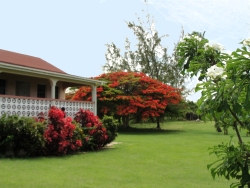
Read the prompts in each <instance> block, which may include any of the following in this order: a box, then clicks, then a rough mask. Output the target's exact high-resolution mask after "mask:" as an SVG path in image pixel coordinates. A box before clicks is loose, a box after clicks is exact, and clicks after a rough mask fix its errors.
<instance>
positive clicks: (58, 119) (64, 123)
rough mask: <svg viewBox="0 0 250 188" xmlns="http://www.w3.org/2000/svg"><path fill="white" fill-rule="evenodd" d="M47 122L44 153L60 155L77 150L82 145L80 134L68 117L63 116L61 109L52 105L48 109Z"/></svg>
mask: <svg viewBox="0 0 250 188" xmlns="http://www.w3.org/2000/svg"><path fill="white" fill-rule="evenodd" d="M48 116H49V124H48V127H47V129H46V130H45V132H44V138H45V140H46V151H45V152H46V154H53V155H61V154H66V153H67V152H68V151H77V150H79V149H80V147H81V146H82V140H81V139H82V138H81V134H80V132H79V131H78V132H77V131H75V130H79V129H76V125H74V124H73V123H72V119H71V118H70V117H66V118H64V113H63V111H61V109H59V108H56V107H54V106H52V107H51V108H50V110H49V114H48Z"/></svg>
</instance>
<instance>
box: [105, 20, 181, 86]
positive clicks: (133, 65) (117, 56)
mask: <svg viewBox="0 0 250 188" xmlns="http://www.w3.org/2000/svg"><path fill="white" fill-rule="evenodd" d="M146 17H147V23H146V24H145V23H144V22H143V20H141V19H140V18H138V22H139V23H138V24H137V23H135V22H126V23H127V26H128V27H129V29H131V30H132V31H133V33H134V35H135V37H136V40H137V44H136V45H135V46H136V50H134V51H133V50H132V49H131V47H130V45H131V43H130V41H129V39H128V38H126V41H125V52H124V55H122V54H121V50H120V49H119V48H118V47H117V46H116V45H115V44H114V43H111V44H107V45H106V46H107V52H106V60H107V62H106V64H105V65H104V66H103V69H104V71H105V72H118V71H127V72H143V73H145V74H147V75H148V76H149V77H151V78H153V79H156V80H159V81H161V82H163V83H165V84H169V85H171V86H173V87H177V88H184V77H185V76H184V75H181V74H180V71H181V70H180V68H179V66H178V64H177V63H176V57H175V55H176V54H175V52H174V53H173V54H172V55H168V54H167V47H164V46H163V45H162V41H163V39H164V38H166V36H167V35H163V36H159V34H158V32H157V30H156V29H155V23H154V20H153V19H152V20H151V18H150V15H147V16H146ZM175 50H176V49H174V51H175Z"/></svg>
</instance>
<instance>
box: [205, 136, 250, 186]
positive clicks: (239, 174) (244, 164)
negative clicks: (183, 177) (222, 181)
mask: <svg viewBox="0 0 250 188" xmlns="http://www.w3.org/2000/svg"><path fill="white" fill-rule="evenodd" d="M209 150H210V151H211V152H210V155H211V154H215V155H216V156H217V157H218V158H219V159H218V160H217V161H215V162H213V163H212V164H209V165H207V168H208V169H211V174H212V176H213V178H215V176H216V175H217V176H223V177H225V178H226V179H227V180H229V179H231V178H233V179H237V180H239V181H240V182H239V183H233V184H231V187H232V188H233V187H237V186H239V187H244V186H245V185H248V187H250V174H249V172H250V171H249V168H250V153H249V151H250V145H235V144H234V143H233V142H232V138H231V140H230V142H229V143H228V144H224V143H222V144H219V145H218V146H214V147H213V148H210V149H209Z"/></svg>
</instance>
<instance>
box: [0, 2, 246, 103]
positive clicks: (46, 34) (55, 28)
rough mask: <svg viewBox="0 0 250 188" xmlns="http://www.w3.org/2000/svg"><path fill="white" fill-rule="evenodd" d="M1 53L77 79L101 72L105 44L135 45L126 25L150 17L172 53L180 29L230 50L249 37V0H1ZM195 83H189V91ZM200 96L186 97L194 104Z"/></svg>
mask: <svg viewBox="0 0 250 188" xmlns="http://www.w3.org/2000/svg"><path fill="white" fill-rule="evenodd" d="M0 4H1V11H0V23H1V24H0V25H1V27H0V49H4V50H8V51H13V52H18V53H22V54H26V55H31V56H35V57H39V58H41V59H43V60H45V61H47V62H49V63H51V64H53V65H54V66H56V67H58V68H59V69H61V70H63V71H65V72H67V73H68V74H73V75H77V76H81V77H95V76H98V75H100V74H102V73H103V70H102V66H103V65H104V64H105V62H106V59H105V52H106V50H107V48H106V44H110V43H111V42H113V43H115V44H116V46H117V47H119V48H121V50H123V49H124V42H125V38H126V37H128V38H129V39H130V41H131V42H132V44H131V45H135V44H136V40H135V37H134V35H133V32H132V30H130V29H129V28H128V27H127V25H126V21H127V22H128V21H130V22H133V21H134V22H135V23H138V22H137V18H138V17H140V18H141V19H142V20H146V14H147V13H149V14H150V15H151V17H153V18H154V20H155V28H156V30H157V31H158V32H159V34H160V35H168V37H166V38H165V39H164V41H163V45H164V46H165V47H168V52H169V54H171V51H172V48H173V46H174V43H176V42H177V41H178V39H179V36H180V32H181V30H182V28H183V29H184V32H185V33H191V32H192V31H199V32H204V31H206V33H205V37H206V38H207V39H209V40H210V41H211V42H216V43H220V44H222V45H223V46H224V47H225V49H226V50H227V51H234V50H235V49H236V48H238V47H240V46H241V45H240V44H239V43H240V42H241V41H242V40H244V39H245V38H248V37H250V20H249V17H250V0H174V1H173V0H148V5H146V4H145V2H144V0H72V1H68V0H40V1H38V0H37V1H34V0H22V1H20V0H8V1H6V0H0ZM195 84H196V79H194V80H192V82H190V83H188V87H189V88H193V87H194V86H195ZM198 98H199V94H195V93H192V94H191V95H190V96H189V97H188V99H189V100H193V101H196V100H197V99H198Z"/></svg>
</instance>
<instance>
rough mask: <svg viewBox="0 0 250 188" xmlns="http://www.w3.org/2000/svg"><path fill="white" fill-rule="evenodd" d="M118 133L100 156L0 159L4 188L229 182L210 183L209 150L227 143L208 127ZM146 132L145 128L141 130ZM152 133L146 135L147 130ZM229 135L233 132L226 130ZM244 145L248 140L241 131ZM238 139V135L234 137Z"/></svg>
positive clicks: (154, 187) (156, 187)
mask: <svg viewBox="0 0 250 188" xmlns="http://www.w3.org/2000/svg"><path fill="white" fill-rule="evenodd" d="M134 127H136V128H141V130H140V131H138V129H131V130H130V131H129V132H126V133H120V134H119V136H118V137H117V139H116V140H115V141H116V142H117V143H118V144H115V145H113V146H111V147H108V148H106V149H103V150H101V151H98V152H87V153H79V154H76V155H70V156H63V157H39V158H23V159H20V158H18V159H6V158H2V159H0V167H1V168H0V186H1V187H3V188H12V187H13V188H14V187H15V188H16V187H18V188H31V187H32V188H33V187H36V188H44V187H46V188H50V187H51V188H52V187H53V188H57V187H58V188H64V187H67V188H71V187H72V188H78V187H79V188H80V187H81V188H90V187H91V188H95V187H97V188H99V187H102V188H113V187H114V188H117V187H119V188H130V187H133V188H161V187H164V188H165V187H168V188H179V187H185V188H195V187H197V188H198V187H199V188H200V187H202V188H211V187H215V188H224V187H225V188H226V187H229V185H230V184H231V183H232V182H233V181H227V180H225V179H224V178H216V179H215V180H213V179H212V176H211V175H210V172H209V171H208V170H207V168H206V165H207V164H209V163H211V162H213V161H215V159H216V158H215V156H209V155H208V150H207V149H208V148H209V147H213V146H214V145H218V144H220V143H221V142H228V141H229V139H230V138H229V135H227V136H226V135H223V134H222V133H217V132H216V131H215V129H214V127H213V125H212V123H206V124H205V123H202V122H165V123H164V124H162V125H161V127H162V128H163V129H164V130H163V131H158V130H155V129H150V128H153V127H155V125H154V124H146V125H145V124H137V125H134ZM145 128H147V129H145ZM149 129H150V131H149ZM229 133H233V131H232V130H229ZM242 135H243V140H244V141H250V137H246V136H245V132H244V131H242ZM234 139H235V140H236V136H235V138H234Z"/></svg>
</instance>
